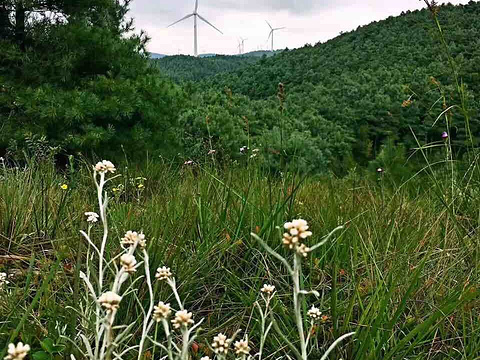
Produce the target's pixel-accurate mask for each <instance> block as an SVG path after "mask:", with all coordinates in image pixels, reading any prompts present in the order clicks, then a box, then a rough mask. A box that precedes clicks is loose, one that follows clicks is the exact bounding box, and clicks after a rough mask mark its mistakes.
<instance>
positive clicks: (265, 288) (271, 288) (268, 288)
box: [260, 284, 275, 295]
mask: <svg viewBox="0 0 480 360" xmlns="http://www.w3.org/2000/svg"><path fill="white" fill-rule="evenodd" d="M260 291H261V292H263V293H264V294H268V295H272V294H273V292H274V291H275V285H268V284H264V285H263V287H262V288H261V289H260Z"/></svg>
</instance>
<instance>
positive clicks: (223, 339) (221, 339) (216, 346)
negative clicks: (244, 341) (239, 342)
mask: <svg viewBox="0 0 480 360" xmlns="http://www.w3.org/2000/svg"><path fill="white" fill-rule="evenodd" d="M231 342H232V340H231V339H228V338H227V336H226V335H224V334H222V333H220V334H218V335H217V336H215V337H214V338H213V344H212V348H213V351H214V352H215V354H217V355H227V353H228V348H229V347H230V343H231Z"/></svg>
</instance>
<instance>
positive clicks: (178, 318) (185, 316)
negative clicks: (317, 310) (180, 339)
mask: <svg viewBox="0 0 480 360" xmlns="http://www.w3.org/2000/svg"><path fill="white" fill-rule="evenodd" d="M193 323H194V321H193V320H192V313H191V312H188V311H187V310H180V311H177V312H176V313H175V319H173V320H172V324H173V327H174V328H175V329H179V328H180V327H188V326H189V325H191V324H193Z"/></svg>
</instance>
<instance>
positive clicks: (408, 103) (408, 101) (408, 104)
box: [402, 99, 412, 108]
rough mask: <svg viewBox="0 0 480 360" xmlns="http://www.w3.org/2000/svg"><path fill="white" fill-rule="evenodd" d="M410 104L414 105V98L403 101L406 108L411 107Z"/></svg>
mask: <svg viewBox="0 0 480 360" xmlns="http://www.w3.org/2000/svg"><path fill="white" fill-rule="evenodd" d="M410 105H412V100H410V99H408V100H404V101H403V103H402V107H404V108H406V107H409V106H410Z"/></svg>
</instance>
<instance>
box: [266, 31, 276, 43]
mask: <svg viewBox="0 0 480 360" xmlns="http://www.w3.org/2000/svg"><path fill="white" fill-rule="evenodd" d="M274 31H275V30H273V29H272V31H270V34H269V35H268V39H267V41H268V40H270V38H271V37H272V34H273V32H274Z"/></svg>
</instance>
